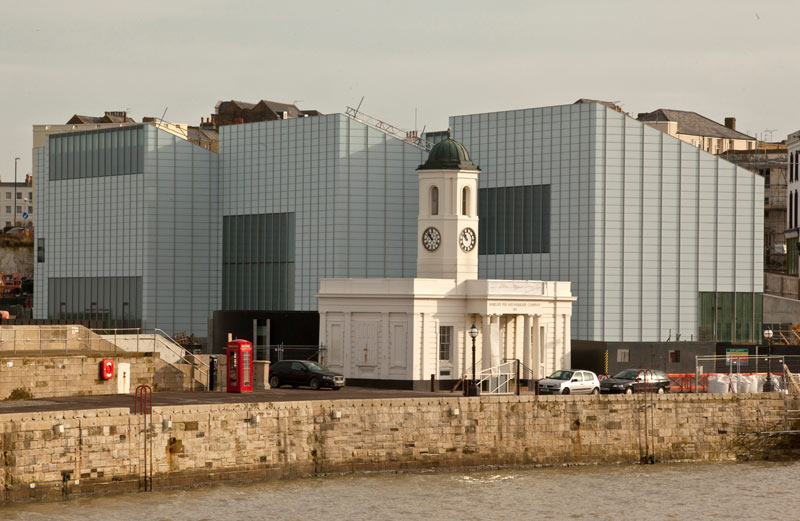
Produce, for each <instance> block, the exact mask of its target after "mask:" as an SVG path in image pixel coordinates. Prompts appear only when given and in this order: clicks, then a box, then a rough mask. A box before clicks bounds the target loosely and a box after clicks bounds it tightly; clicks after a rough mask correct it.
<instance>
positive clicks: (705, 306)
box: [697, 292, 762, 342]
mask: <svg viewBox="0 0 800 521" xmlns="http://www.w3.org/2000/svg"><path fill="white" fill-rule="evenodd" d="M698 308H699V310H698V311H699V315H700V316H699V321H698V332H697V333H698V338H699V340H700V341H716V342H758V341H759V340H760V338H761V317H762V295H761V293H733V292H717V293H714V292H700V294H699V306H698Z"/></svg>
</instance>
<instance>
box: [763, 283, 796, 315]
mask: <svg viewBox="0 0 800 521" xmlns="http://www.w3.org/2000/svg"><path fill="white" fill-rule="evenodd" d="M764 293H765V295H764V323H765V324H777V323H778V322H781V321H778V320H772V319H771V318H770V317H769V316H768V315H767V306H769V304H768V303H767V297H770V298H773V296H777V297H779V300H778V301H775V302H781V303H782V304H783V303H786V301H787V300H795V301H796V300H797V299H800V278H798V277H797V276H794V275H784V274H783V273H765V274H764ZM766 293H769V295H766ZM780 297H783V298H780ZM782 304H781V305H782ZM773 307H774V306H773ZM770 311H781V309H780V307H779V306H778V309H770ZM783 311H785V310H783ZM798 320H800V316H798V315H795V316H794V318H793V319H792V320H787V321H785V322H781V323H784V324H788V323H790V322H791V323H795V322H797V321H798Z"/></svg>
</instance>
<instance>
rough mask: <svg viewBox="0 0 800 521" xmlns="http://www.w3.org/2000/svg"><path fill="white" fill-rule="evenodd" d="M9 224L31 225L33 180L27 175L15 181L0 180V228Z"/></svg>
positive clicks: (28, 226)
mask: <svg viewBox="0 0 800 521" xmlns="http://www.w3.org/2000/svg"><path fill="white" fill-rule="evenodd" d="M15 219H16V220H15ZM9 226H24V227H26V228H31V227H33V182H32V179H31V176H29V175H27V176H25V179H24V180H23V181H21V182H17V183H14V182H10V183H8V182H6V183H4V182H0V228H8V227H9Z"/></svg>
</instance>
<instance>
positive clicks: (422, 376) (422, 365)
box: [416, 313, 425, 380]
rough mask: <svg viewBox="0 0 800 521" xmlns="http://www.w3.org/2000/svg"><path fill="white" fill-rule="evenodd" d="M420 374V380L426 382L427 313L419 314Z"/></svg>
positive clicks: (418, 377)
mask: <svg viewBox="0 0 800 521" xmlns="http://www.w3.org/2000/svg"><path fill="white" fill-rule="evenodd" d="M419 333H420V334H419V351H418V352H417V354H416V356H419V374H418V375H417V379H418V380H425V313H420V314H419Z"/></svg>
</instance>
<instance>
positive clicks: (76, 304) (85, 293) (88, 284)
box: [47, 277, 142, 326]
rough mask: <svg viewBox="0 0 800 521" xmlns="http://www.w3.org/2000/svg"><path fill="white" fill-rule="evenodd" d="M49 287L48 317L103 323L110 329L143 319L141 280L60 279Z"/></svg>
mask: <svg viewBox="0 0 800 521" xmlns="http://www.w3.org/2000/svg"><path fill="white" fill-rule="evenodd" d="M47 284H48V288H47V289H48V291H47V295H48V302H47V308H48V310H47V311H48V316H49V317H50V318H53V319H56V320H101V321H103V322H104V323H106V324H108V325H111V326H113V325H115V322H117V323H118V322H125V323H130V322H131V321H137V322H138V321H140V320H141V319H142V278H141V277H57V278H50V279H48V281H47Z"/></svg>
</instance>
